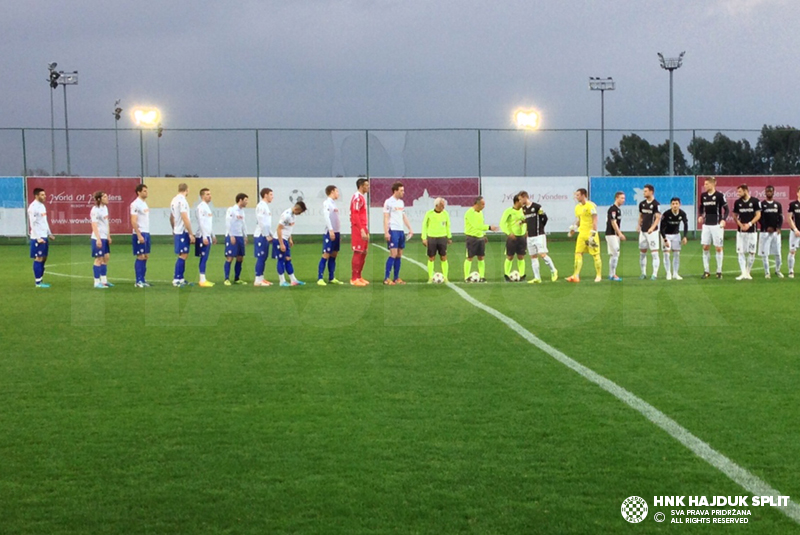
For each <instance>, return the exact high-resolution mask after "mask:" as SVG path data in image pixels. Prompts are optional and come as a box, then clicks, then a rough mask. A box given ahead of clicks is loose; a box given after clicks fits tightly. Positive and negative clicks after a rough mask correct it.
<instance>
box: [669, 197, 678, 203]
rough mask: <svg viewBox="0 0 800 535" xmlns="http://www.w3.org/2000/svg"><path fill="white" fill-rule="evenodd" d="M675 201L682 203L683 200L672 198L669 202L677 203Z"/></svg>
mask: <svg viewBox="0 0 800 535" xmlns="http://www.w3.org/2000/svg"><path fill="white" fill-rule="evenodd" d="M675 201H678V202H681V198H680V197H673V198H671V199H670V200H669V202H671V203H672V202H675Z"/></svg>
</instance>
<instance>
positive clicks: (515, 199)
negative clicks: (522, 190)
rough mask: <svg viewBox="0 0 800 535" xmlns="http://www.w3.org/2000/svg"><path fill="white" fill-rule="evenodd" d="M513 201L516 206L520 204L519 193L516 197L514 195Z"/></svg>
mask: <svg viewBox="0 0 800 535" xmlns="http://www.w3.org/2000/svg"><path fill="white" fill-rule="evenodd" d="M511 201H512V202H513V203H514V204H517V203H518V202H519V193H517V194H516V195H514V198H513V199H511Z"/></svg>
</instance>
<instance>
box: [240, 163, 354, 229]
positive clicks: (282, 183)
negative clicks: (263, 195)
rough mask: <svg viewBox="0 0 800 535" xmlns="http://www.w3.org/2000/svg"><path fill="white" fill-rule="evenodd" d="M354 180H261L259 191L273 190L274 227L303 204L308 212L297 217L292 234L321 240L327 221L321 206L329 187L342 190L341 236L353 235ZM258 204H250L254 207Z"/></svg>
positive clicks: (297, 178)
mask: <svg viewBox="0 0 800 535" xmlns="http://www.w3.org/2000/svg"><path fill="white" fill-rule="evenodd" d="M356 180H358V179H357V178H354V177H347V178H342V177H336V178H332V177H261V178H259V179H258V190H259V191H261V189H262V188H270V189H271V190H272V191H273V194H274V198H273V200H272V204H271V205H270V211H271V212H272V221H273V226H275V227H277V225H278V217H280V215H281V214H282V213H283V211H284V210H286V209H287V208H291V207H292V206H294V203H295V202H297V201H303V202H304V203H305V204H306V207H307V208H308V211H307V212H306V213H304V214H303V215H301V216H298V217H297V222H296V223H295V226H294V230H293V231H292V233H293V234H312V235H319V236H322V232H323V230H325V220H324V218H323V216H322V203H323V202H325V199H326V198H327V195H325V188H326V187H328V186H329V185H332V186H336V187H337V188H339V200H338V201H337V204H338V206H339V220H340V221H341V223H342V234H350V198H351V197H352V196H353V193H355V191H356ZM260 200H261V199H256V202H255V203H253V202H252V201H251V205H252V206H253V207H254V208H255V205H256V204H257V203H258V201H260Z"/></svg>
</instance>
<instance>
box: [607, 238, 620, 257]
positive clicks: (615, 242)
mask: <svg viewBox="0 0 800 535" xmlns="http://www.w3.org/2000/svg"><path fill="white" fill-rule="evenodd" d="M606 251H607V252H608V256H619V236H606Z"/></svg>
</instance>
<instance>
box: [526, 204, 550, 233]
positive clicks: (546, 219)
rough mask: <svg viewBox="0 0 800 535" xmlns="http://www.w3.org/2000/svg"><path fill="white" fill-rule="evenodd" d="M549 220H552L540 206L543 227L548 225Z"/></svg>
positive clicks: (540, 219)
mask: <svg viewBox="0 0 800 535" xmlns="http://www.w3.org/2000/svg"><path fill="white" fill-rule="evenodd" d="M548 221H550V219H549V218H548V217H547V214H546V213H545V212H544V211H543V210H542V209H541V208H540V209H539V223H540V224H541V226H542V228H544V227H545V226H546V225H547V222H548ZM526 223H527V221H526Z"/></svg>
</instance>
